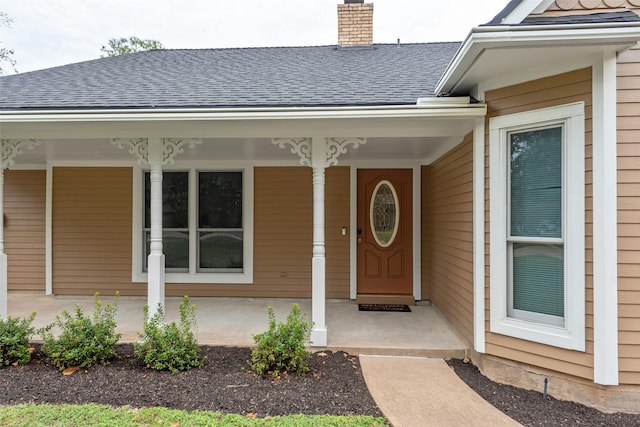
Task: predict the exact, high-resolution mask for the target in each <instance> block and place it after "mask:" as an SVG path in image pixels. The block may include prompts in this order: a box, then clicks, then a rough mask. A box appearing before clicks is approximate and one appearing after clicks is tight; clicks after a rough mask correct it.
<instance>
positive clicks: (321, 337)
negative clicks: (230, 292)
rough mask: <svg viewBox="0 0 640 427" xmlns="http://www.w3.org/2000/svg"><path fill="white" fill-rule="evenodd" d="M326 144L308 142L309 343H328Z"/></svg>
mask: <svg viewBox="0 0 640 427" xmlns="http://www.w3.org/2000/svg"><path fill="white" fill-rule="evenodd" d="M326 159H327V143H326V139H325V138H313V139H312V141H311V166H312V168H313V255H312V259H311V319H312V320H313V325H314V326H313V329H312V330H311V340H310V341H311V345H313V346H316V347H324V346H326V345H327V322H326V292H325V289H326V257H325V253H326V251H325V234H324V184H325V168H326V167H327V160H326Z"/></svg>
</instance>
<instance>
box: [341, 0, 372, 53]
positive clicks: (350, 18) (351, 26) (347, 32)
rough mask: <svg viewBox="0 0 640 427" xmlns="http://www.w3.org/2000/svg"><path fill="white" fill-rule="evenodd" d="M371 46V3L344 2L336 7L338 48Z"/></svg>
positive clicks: (362, 0) (353, 0)
mask: <svg viewBox="0 0 640 427" xmlns="http://www.w3.org/2000/svg"><path fill="white" fill-rule="evenodd" d="M371 45H373V3H364V0H344V4H339V5H338V46H339V47H349V46H371Z"/></svg>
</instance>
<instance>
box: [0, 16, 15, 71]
mask: <svg viewBox="0 0 640 427" xmlns="http://www.w3.org/2000/svg"><path fill="white" fill-rule="evenodd" d="M11 24H13V19H11V18H10V17H9V15H7V14H6V13H5V12H0V27H11ZM12 55H13V49H9V48H6V47H3V46H0V75H3V74H4V73H5V69H4V66H3V63H5V62H7V63H8V64H9V66H10V67H11V68H13V71H15V72H16V73H17V72H18V70H17V69H16V60H15V59H13V58H12Z"/></svg>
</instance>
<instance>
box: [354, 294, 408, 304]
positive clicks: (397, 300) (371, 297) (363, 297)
mask: <svg viewBox="0 0 640 427" xmlns="http://www.w3.org/2000/svg"><path fill="white" fill-rule="evenodd" d="M356 304H406V305H416V300H415V299H414V298H413V295H392V294H358V296H357V297H356Z"/></svg>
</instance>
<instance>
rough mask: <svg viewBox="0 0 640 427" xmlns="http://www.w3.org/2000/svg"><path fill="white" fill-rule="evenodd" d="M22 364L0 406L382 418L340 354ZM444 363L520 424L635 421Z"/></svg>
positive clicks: (214, 350) (125, 355) (236, 353)
mask: <svg viewBox="0 0 640 427" xmlns="http://www.w3.org/2000/svg"><path fill="white" fill-rule="evenodd" d="M35 347H36V351H35V352H34V354H33V358H32V361H31V362H30V363H29V364H27V365H25V366H11V367H8V368H4V369H0V390H1V392H0V405H16V404H21V403H54V404H61V403H70V404H82V403H101V404H106V405H113V406H127V405H128V406H131V407H137V408H142V407H150V406H163V407H168V408H174V409H183V410H195V409H199V410H216V411H220V412H224V413H235V414H242V415H251V416H258V417H266V416H275V415H287V414H308V415H313V414H328V415H372V416H382V414H381V413H380V410H379V409H378V408H377V406H376V404H375V402H374V401H373V399H372V398H371V395H370V394H369V391H368V389H367V387H366V384H365V382H364V379H363V377H362V372H361V370H360V362H359V359H358V357H356V356H353V355H350V354H347V353H345V352H342V351H336V352H332V351H326V352H316V353H314V354H313V355H312V356H311V358H310V362H309V366H310V368H311V371H310V372H309V373H308V374H307V375H305V376H302V377H299V376H295V375H283V376H281V377H280V378H278V379H276V380H273V379H271V378H263V377H259V376H256V375H254V374H253V373H251V371H250V369H249V365H248V363H247V361H248V360H249V359H250V357H251V351H250V349H248V348H236V347H211V346H203V347H202V350H203V355H205V356H206V357H207V360H206V362H205V364H204V366H203V367H202V368H200V369H194V370H191V371H188V372H183V373H180V374H171V373H169V372H158V371H155V370H152V369H148V368H146V367H145V366H143V364H142V363H141V362H140V361H139V360H138V359H136V358H135V357H134V356H133V346H132V345H131V344H119V345H118V346H117V354H118V356H117V358H116V359H115V360H114V361H113V362H112V363H111V364H109V365H96V366H91V367H90V368H88V369H81V370H78V371H77V372H75V373H73V374H72V375H68V376H64V375H62V374H61V373H60V372H59V371H58V370H57V369H55V368H53V367H52V366H50V365H47V364H46V363H44V360H43V355H42V353H40V351H39V349H38V347H39V346H37V345H36V346H35ZM449 365H450V366H451V367H452V368H453V369H454V370H455V372H456V373H457V374H458V376H460V378H462V380H463V381H465V382H466V383H467V384H468V385H469V386H470V387H471V388H472V389H474V390H475V391H476V392H477V393H478V394H479V395H481V396H482V397H483V398H485V399H486V400H487V401H489V402H490V403H491V404H493V405H494V406H496V407H497V408H498V409H500V410H501V411H503V412H504V413H506V414H507V415H509V416H510V417H512V418H513V419H515V420H517V421H518V422H520V423H522V424H523V425H525V426H640V415H630V414H604V413H602V412H599V411H597V410H595V409H593V408H588V407H586V406H583V405H579V404H576V403H572V402H565V401H560V400H556V399H553V398H547V399H544V398H543V397H542V393H539V392H535V391H527V390H523V389H519V388H516V387H512V386H507V385H502V384H497V383H494V382H493V381H491V380H489V379H487V378H486V377H484V376H483V375H482V374H481V373H480V372H479V371H478V369H477V368H476V367H475V366H473V365H471V364H464V363H462V361H460V360H455V359H454V360H450V361H449Z"/></svg>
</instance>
